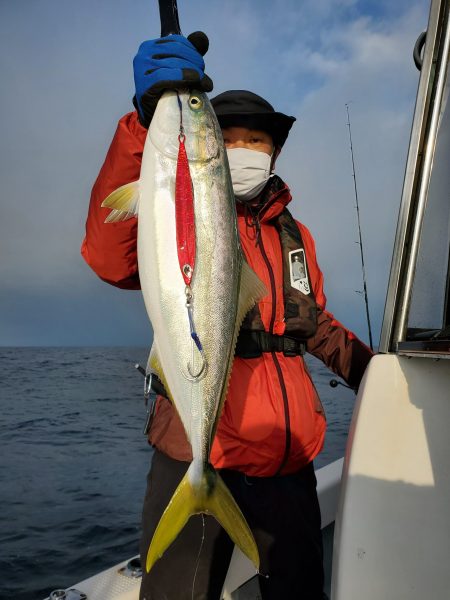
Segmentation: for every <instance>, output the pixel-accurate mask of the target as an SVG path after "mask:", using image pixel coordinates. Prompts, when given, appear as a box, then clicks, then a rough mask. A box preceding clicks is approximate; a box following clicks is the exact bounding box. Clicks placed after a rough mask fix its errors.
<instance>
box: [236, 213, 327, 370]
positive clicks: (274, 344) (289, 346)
mask: <svg viewBox="0 0 450 600" xmlns="http://www.w3.org/2000/svg"><path fill="white" fill-rule="evenodd" d="M272 223H273V224H274V226H275V227H276V229H277V231H278V234H279V236H280V243H281V250H282V257H283V298H284V322H285V333H284V335H282V336H280V335H274V334H272V333H270V332H267V331H265V328H264V325H263V322H262V319H261V314H260V310H259V306H258V305H255V306H254V307H253V308H252V309H251V310H250V311H249V312H248V313H247V315H246V317H245V319H244V321H243V323H242V326H241V330H240V332H239V337H238V341H237V344H236V352H235V354H236V356H241V357H243V358H255V357H257V356H260V355H261V352H283V353H284V354H285V355H287V356H293V355H296V354H304V351H305V342H306V340H307V339H308V338H310V337H312V336H313V335H314V334H315V333H316V331H317V304H316V299H315V296H314V291H313V289H312V286H311V285H310V281H309V269H308V263H307V258H306V252H305V248H304V244H303V240H302V236H301V233H300V230H299V228H298V225H297V223H296V222H295V220H294V218H293V217H292V215H291V213H290V212H289V210H288V209H287V208H284V210H283V211H282V212H281V213H280V214H279V215H278V216H277V217H275V218H274V219H273V220H272Z"/></svg>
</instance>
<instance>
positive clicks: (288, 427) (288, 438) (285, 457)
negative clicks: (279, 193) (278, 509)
mask: <svg viewBox="0 0 450 600" xmlns="http://www.w3.org/2000/svg"><path fill="white" fill-rule="evenodd" d="M253 222H254V223H255V227H256V231H257V240H258V245H259V248H260V250H261V255H262V257H263V260H264V262H265V264H266V267H267V270H268V272H269V279H270V288H271V292H272V314H271V316H270V325H269V333H271V334H273V328H274V325H275V316H276V300H277V293H276V287H275V275H274V272H273V269H272V265H271V264H270V261H269V258H268V256H267V254H266V250H265V248H264V243H263V240H262V235H261V225H260V223H259V220H258V219H256V220H254V221H253ZM270 354H271V355H272V360H273V362H274V364H275V369H276V372H277V375H278V381H279V384H280V388H281V395H282V396H283V405H284V419H285V425H286V445H285V449H284V455H283V459H282V461H281V463H280V466H279V467H278V470H277V472H276V473H275V475H279V474H280V473H281V471H282V470H283V468H284V466H285V464H286V462H287V460H288V458H289V452H290V450H291V420H290V414H289V403H288V396H287V390H286V384H285V381H284V377H283V372H282V370H281V365H280V362H279V360H278V357H277V355H276V353H275V352H271V353H270Z"/></svg>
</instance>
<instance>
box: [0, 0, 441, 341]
mask: <svg viewBox="0 0 450 600" xmlns="http://www.w3.org/2000/svg"><path fill="white" fill-rule="evenodd" d="M178 7H179V16H180V23H181V28H182V30H183V33H185V34H189V33H190V32H191V31H195V30H203V31H205V32H206V33H207V34H208V36H209V38H210V50H209V51H208V53H207V55H206V57H205V62H206V72H207V73H208V75H209V76H210V77H211V78H212V79H213V81H214V92H213V95H214V94H216V93H220V92H222V91H225V90H226V89H249V90H252V91H254V92H256V93H258V94H260V95H262V96H263V97H265V98H266V99H267V100H269V101H270V102H271V103H272V104H273V105H274V106H275V108H276V110H279V111H282V112H285V113H287V114H290V115H293V116H295V117H297V122H296V123H295V125H294V127H293V129H292V131H291V134H290V136H289V139H288V141H287V143H286V145H285V147H284V149H283V152H282V154H281V156H280V158H279V160H278V163H277V171H278V173H279V175H280V176H281V177H283V179H285V181H286V182H287V183H288V184H289V186H290V187H291V191H292V194H293V201H292V203H291V205H290V209H291V212H292V213H293V215H294V216H295V217H296V218H298V219H299V220H301V221H302V222H303V223H304V224H305V225H307V226H308V227H309V229H310V230H311V232H312V234H313V236H314V237H315V240H316V246H317V255H318V259H319V264H320V266H321V268H322V271H323V272H324V276H325V293H326V295H327V297H328V304H327V308H328V309H329V310H330V311H331V312H333V313H334V315H335V316H336V318H338V319H339V320H340V321H341V322H343V323H344V324H345V325H346V326H347V327H349V328H350V329H352V330H353V331H354V332H355V333H356V334H357V335H358V336H360V337H361V338H362V339H363V340H364V341H366V342H367V341H368V335H367V323H366V318H365V308H364V300H363V297H362V295H361V293H360V291H361V290H362V275H361V264H360V250H359V246H358V244H357V243H356V241H357V240H358V230H357V222H356V211H355V197H354V188H353V177H352V165H351V156H350V146H349V138H348V127H347V114H346V108H345V104H349V108H350V117H351V126H352V136H353V149H354V153H355V164H356V180H357V186H358V196H359V204H360V216H361V227H362V236H363V247H364V255H365V262H366V275H367V286H368V296H369V307H370V314H371V320H372V329H373V334H374V341H375V344H377V343H378V340H379V335H380V328H381V322H382V317H383V309H384V302H385V296H386V289H387V282H388V276H389V268H390V261H391V255H392V248H393V242H394V235H395V227H396V222H397V214H398V209H399V204H400V198H401V190H402V183H403V176H404V170H405V162H406V155H407V149H408V142H409V135H410V131H411V123H412V116H413V110H414V103H415V96H416V91H417V85H418V80H419V73H418V71H417V70H416V68H415V66H414V63H413V60H412V50H413V47H414V43H415V41H416V39H417V36H418V35H419V34H420V33H421V32H422V31H423V30H425V29H426V27H427V20H428V10H429V3H428V0H396V1H395V2H392V1H391V0H271V1H270V2H269V1H267V0H258V1H257V0H227V1H226V2H224V1H223V0H222V1H221V2H219V0H208V1H206V0H203V2H201V1H200V0H178ZM159 29H160V26H159V15H158V10H157V2H156V0H79V1H78V2H73V1H72V2H68V1H67V0H40V1H39V2H37V1H36V0H20V2H8V1H7V0H3V1H1V2H0V74H1V83H2V94H1V97H0V103H1V115H2V126H1V130H2V135H1V137H0V176H1V189H2V193H1V200H0V202H1V219H0V315H1V316H0V345H2V346H21V345H35V346H46V345H66V346H70V345H87V346H90V345H94V346H95V345H98V346H103V345H148V344H149V343H150V341H151V329H150V326H149V322H148V318H147V315H146V313H145V309H144V306H143V302H142V298H141V294H140V292H138V291H124V290H119V289H116V288H114V287H113V286H110V285H108V284H106V283H104V282H102V281H101V280H100V279H98V277H97V276H96V275H95V274H94V273H93V271H91V270H90V268H89V267H88V266H87V265H86V264H85V263H84V262H83V260H82V258H81V256H80V251H79V250H80V245H81V242H82V238H83V235H84V224H85V220H86V214H87V209H88V204H89V195H90V189H91V187H92V185H93V183H94V181H95V178H96V176H97V174H98V171H99V169H100V167H101V165H102V162H103V160H104V157H105V155H106V151H107V149H108V146H109V143H110V141H111V139H112V136H113V134H114V130H115V127H116V122H117V120H118V119H119V118H120V117H121V116H122V115H123V114H124V113H126V112H128V111H130V110H132V109H133V107H132V104H131V98H132V96H133V94H134V89H133V70H132V59H133V57H134V55H135V54H136V51H137V49H138V47H139V45H140V43H141V42H142V41H143V40H145V39H151V38H155V37H158V36H159Z"/></svg>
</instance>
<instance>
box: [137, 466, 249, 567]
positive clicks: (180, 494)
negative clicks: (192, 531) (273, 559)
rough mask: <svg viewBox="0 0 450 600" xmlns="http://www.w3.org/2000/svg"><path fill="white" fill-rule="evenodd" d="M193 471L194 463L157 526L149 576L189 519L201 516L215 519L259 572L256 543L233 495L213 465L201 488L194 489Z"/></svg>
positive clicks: (202, 481)
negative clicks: (191, 474) (191, 473)
mask: <svg viewBox="0 0 450 600" xmlns="http://www.w3.org/2000/svg"><path fill="white" fill-rule="evenodd" d="M193 468H195V463H192V464H191V466H190V467H189V470H188V472H187V473H186V475H185V476H184V477H183V479H182V481H181V483H180V484H179V486H178V487H177V489H176V490H175V492H174V494H173V496H172V498H171V500H170V502H169V504H168V505H167V508H166V510H165V511H164V513H163V515H162V517H161V519H160V521H159V523H158V526H157V528H156V531H155V533H154V535H153V538H152V541H151V543H150V547H149V549H148V554H147V563H146V568H147V572H149V571H150V569H151V568H152V567H153V565H154V564H155V562H156V561H157V560H158V559H159V558H161V556H162V555H163V554H164V552H165V551H166V550H167V548H168V547H169V546H170V545H171V544H172V542H173V541H174V540H175V538H176V537H177V535H178V534H179V532H180V531H181V530H182V529H183V527H184V526H185V525H186V523H187V521H188V519H189V517H191V516H192V515H195V514H199V513H206V514H208V515H212V516H214V517H215V518H216V519H217V521H218V522H219V523H220V524H221V525H222V527H223V528H224V529H225V531H226V532H227V533H228V535H229V536H230V538H231V539H232V540H233V542H234V543H235V544H236V545H237V546H238V547H239V548H240V549H241V550H242V552H243V553H244V554H245V555H246V556H247V557H248V558H249V559H250V560H251V561H252V562H253V564H254V565H255V567H256V569H257V570H258V569H259V553H258V548H257V546H256V542H255V539H254V537H253V534H252V532H251V531H250V528H249V526H248V524H247V521H246V520H245V518H244V515H243V514H242V512H241V511H240V509H239V507H238V505H237V504H236V501H235V499H234V498H233V496H232V495H231V492H230V491H229V489H228V488H227V487H226V485H225V483H224V482H223V480H222V479H221V477H220V475H219V474H218V473H217V472H216V471H215V470H214V468H213V467H212V466H211V465H208V467H207V468H206V470H204V471H203V473H202V476H201V482H200V484H199V485H198V486H195V487H194V486H193V485H192V483H191V481H190V478H189V473H190V471H192V469H193Z"/></svg>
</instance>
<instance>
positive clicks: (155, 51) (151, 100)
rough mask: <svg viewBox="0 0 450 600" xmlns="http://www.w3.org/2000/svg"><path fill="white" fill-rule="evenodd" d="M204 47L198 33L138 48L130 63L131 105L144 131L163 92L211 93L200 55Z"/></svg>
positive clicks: (176, 36) (155, 41) (210, 86)
mask: <svg viewBox="0 0 450 600" xmlns="http://www.w3.org/2000/svg"><path fill="white" fill-rule="evenodd" d="M208 46H209V40H208V38H207V36H206V35H205V34H204V33H203V32H202V31H196V32H195V33H191V35H190V36H188V38H187V39H186V38H185V37H183V36H182V35H168V36H166V37H163V38H159V39H157V40H149V41H147V42H143V43H142V44H141V45H140V47H139V50H138V53H137V54H136V56H135V57H134V61H133V68H134V83H135V86H136V96H135V98H134V100H133V102H134V105H135V106H136V108H137V111H138V114H139V120H140V122H141V124H142V125H143V126H144V127H148V126H149V125H150V121H151V120H152V117H153V113H154V112H155V108H156V105H157V103H158V100H159V98H160V96H161V94H162V92H163V90H165V89H179V88H183V87H188V88H192V87H195V88H197V89H200V90H202V91H204V92H210V91H211V90H212V89H213V83H212V81H211V79H210V78H209V77H208V75H205V71H204V69H205V63H204V61H203V55H204V54H206V52H207V50H208Z"/></svg>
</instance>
